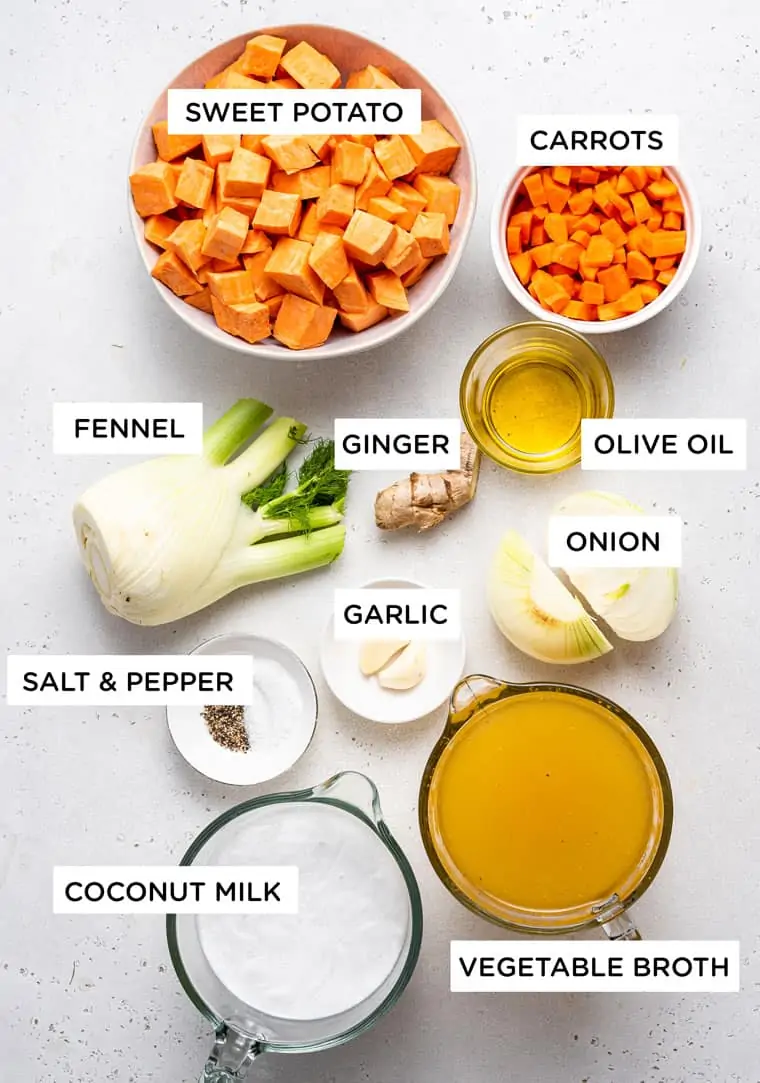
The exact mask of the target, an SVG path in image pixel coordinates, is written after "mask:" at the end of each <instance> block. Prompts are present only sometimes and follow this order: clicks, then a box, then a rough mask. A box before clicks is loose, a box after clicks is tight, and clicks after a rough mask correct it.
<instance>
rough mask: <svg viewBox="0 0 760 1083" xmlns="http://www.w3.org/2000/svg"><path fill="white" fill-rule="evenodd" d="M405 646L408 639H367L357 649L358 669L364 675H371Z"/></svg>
mask: <svg viewBox="0 0 760 1083" xmlns="http://www.w3.org/2000/svg"><path fill="white" fill-rule="evenodd" d="M407 646H409V640H408V639H388V640H385V641H382V640H374V639H371V640H368V641H367V642H366V643H362V645H361V648H360V650H359V669H360V670H361V671H362V673H363V674H364V676H365V677H371V676H372V674H373V673H378V672H379V671H380V670H381V669H382V668H383V667H384V666H387V665H388V663H389V662H390V661H391V660H392V659H393V658H394V657H395V656H396V655H397V654H398V653H399V651H402V650H403V649H404V647H407Z"/></svg>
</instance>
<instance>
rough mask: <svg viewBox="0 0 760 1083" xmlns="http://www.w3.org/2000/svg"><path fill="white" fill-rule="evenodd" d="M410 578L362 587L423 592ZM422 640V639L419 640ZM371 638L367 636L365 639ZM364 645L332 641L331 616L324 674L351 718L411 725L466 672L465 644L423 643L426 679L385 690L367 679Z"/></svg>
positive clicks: (323, 656) (443, 699) (432, 708)
mask: <svg viewBox="0 0 760 1083" xmlns="http://www.w3.org/2000/svg"><path fill="white" fill-rule="evenodd" d="M424 587H425V584H424V583H419V582H417V581H416V580H414V579H375V580H373V581H372V582H370V583H363V584H362V589H375V590H377V589H380V590H384V589H394V588H395V589H418V590H422V589H424ZM419 638H420V640H423V639H424V637H423V636H420V637H419ZM368 639H371V636H368ZM362 646H363V644H362V643H359V642H351V641H341V640H337V639H336V638H335V624H334V619H333V617H332V616H331V617H330V619H329V621H328V622H327V628H326V629H325V635H324V638H323V640H322V652H321V662H322V672H323V674H324V677H325V680H326V681H327V684H328V685H329V687H330V690H331V691H332V693H333V695H334V696H335V697H336V698H337V699H339V700H340V702H341V703H342V704H343V706H344V707H347V708H348V709H349V711H351V712H353V714H355V715H358V716H359V717H360V718H366V719H367V720H368V721H370V722H382V723H384V724H387V725H394V724H398V723H402V722H415V721H416V720H417V719H419V718H424V716H425V715H428V714H430V713H431V712H432V711H435V710H437V708H438V707H440V706H441V704H443V703H445V702H446V701H447V700H448V698H449V695H450V694H451V690H452V688H453V687H454V685H455V684H456V683H457V681H458V680H459V678H460V677H461V676H462V674H463V673H464V661H465V641H464V635H463V634H461V633H460V635H459V637H458V638H457V639H454V640H448V641H441V642H435V643H427V644H425V665H424V669H425V672H424V676H423V677H422V680H420V681H419V683H418V684H416V685H415V686H414V687H413V688H407V689H404V690H401V689H395V688H384V687H383V686H382V685H381V684H380V682H379V680H378V679H377V676H376V675H375V676H365V674H364V673H362V670H361V665H360V654H361V650H362Z"/></svg>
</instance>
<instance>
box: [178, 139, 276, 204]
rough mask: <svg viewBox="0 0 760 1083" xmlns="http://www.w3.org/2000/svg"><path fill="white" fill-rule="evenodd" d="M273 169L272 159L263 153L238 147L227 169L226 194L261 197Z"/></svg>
mask: <svg viewBox="0 0 760 1083" xmlns="http://www.w3.org/2000/svg"><path fill="white" fill-rule="evenodd" d="M271 169H272V163H271V161H270V159H269V158H266V157H264V155H263V154H256V153H255V152H254V151H252V150H246V149H245V147H236V148H235V150H234V152H233V155H232V158H231V159H230V164H229V167H228V169H227V171H226V173H227V175H226V181H225V185H224V191H225V195H228V196H247V197H249V198H250V197H255V198H260V197H261V193H262V192H263V191H264V189H265V188H266V186H267V183H268V181H269V173H270V171H271ZM180 198H181V197H180Z"/></svg>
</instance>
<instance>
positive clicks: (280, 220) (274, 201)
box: [253, 188, 301, 237]
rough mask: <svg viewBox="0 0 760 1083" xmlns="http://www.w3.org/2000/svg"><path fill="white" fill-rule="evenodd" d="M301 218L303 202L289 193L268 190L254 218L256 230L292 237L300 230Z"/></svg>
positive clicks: (263, 195) (262, 197)
mask: <svg viewBox="0 0 760 1083" xmlns="http://www.w3.org/2000/svg"><path fill="white" fill-rule="evenodd" d="M300 218H301V200H300V199H299V197H298V196H296V195H289V194H288V193H287V192H273V191H272V190H271V189H269V188H268V189H267V190H266V191H265V192H264V193H263V194H262V196H261V203H260V204H259V206H258V210H257V211H256V214H255V215H254V218H253V226H254V229H263V230H264V231H265V232H266V233H275V234H278V235H281V234H286V235H287V236H289V237H292V236H293V235H294V234H295V232H296V230H297V229H298V223H299V221H300Z"/></svg>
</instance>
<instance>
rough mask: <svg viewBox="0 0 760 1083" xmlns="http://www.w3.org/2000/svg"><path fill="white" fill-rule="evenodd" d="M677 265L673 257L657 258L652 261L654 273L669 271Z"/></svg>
mask: <svg viewBox="0 0 760 1083" xmlns="http://www.w3.org/2000/svg"><path fill="white" fill-rule="evenodd" d="M676 263H677V260H676V257H675V256H658V257H657V259H656V260H655V261H654V269H655V271H669V270H670V268H671V267H675V265H676Z"/></svg>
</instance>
